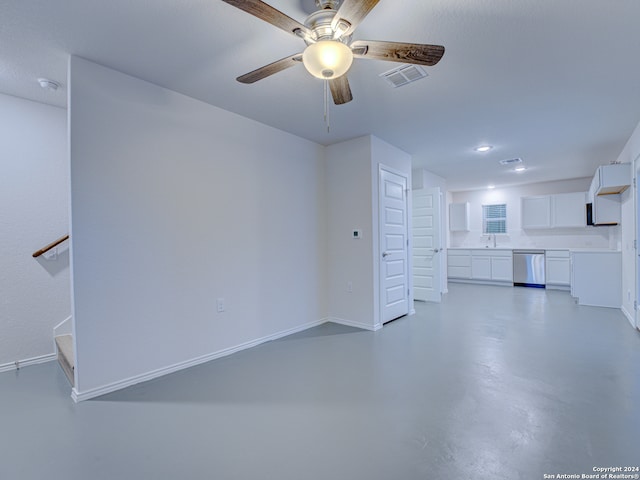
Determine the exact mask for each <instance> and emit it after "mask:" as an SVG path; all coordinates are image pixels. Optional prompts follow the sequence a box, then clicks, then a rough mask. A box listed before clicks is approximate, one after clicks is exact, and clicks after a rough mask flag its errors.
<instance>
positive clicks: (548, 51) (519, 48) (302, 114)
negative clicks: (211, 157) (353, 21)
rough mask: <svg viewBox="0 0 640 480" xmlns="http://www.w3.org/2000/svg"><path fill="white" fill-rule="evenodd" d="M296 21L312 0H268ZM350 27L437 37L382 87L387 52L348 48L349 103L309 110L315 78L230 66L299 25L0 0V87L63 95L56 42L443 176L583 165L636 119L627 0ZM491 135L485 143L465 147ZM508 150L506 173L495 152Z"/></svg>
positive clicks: (408, 15)
mask: <svg viewBox="0 0 640 480" xmlns="http://www.w3.org/2000/svg"><path fill="white" fill-rule="evenodd" d="M268 3H270V4H271V5H272V6H274V7H276V8H278V9H279V10H281V11H283V12H284V13H286V14H287V15H289V16H291V17H293V18H295V19H296V20H299V21H301V22H302V21H304V19H305V17H306V16H307V14H308V13H310V12H311V11H312V10H313V0H270V1H268ZM354 39H369V40H394V41H404V42H414V43H432V44H439V45H444V46H445V47H446V53H445V55H444V57H443V59H442V60H441V61H440V63H439V64H438V65H436V66H434V67H426V70H427V72H428V73H429V77H427V78H426V79H424V80H421V81H419V82H416V83H413V84H410V85H408V86H405V87H402V88H398V89H393V88H392V87H390V86H389V85H388V84H387V83H385V82H384V81H383V80H382V79H381V78H379V76H378V75H379V74H380V73H383V72H385V71H387V70H390V69H391V68H394V67H396V66H398V64H394V63H389V62H382V61H375V60H362V59H356V60H355V61H354V65H353V67H352V68H351V71H350V73H349V80H350V82H351V88H352V91H353V95H354V100H353V101H352V102H351V103H348V104H346V105H342V106H334V105H331V108H330V118H331V133H327V131H326V128H325V126H324V119H323V85H322V82H321V81H319V80H317V79H315V78H313V77H311V76H310V75H309V74H308V73H307V72H306V71H305V70H304V67H302V66H297V67H295V68H291V69H289V70H286V71H283V72H280V73H278V74H277V75H274V76H272V77H269V78H267V79H265V80H262V81H260V82H257V83H255V84H253V85H243V84H240V83H238V82H236V81H235V78H236V77H237V76H238V75H241V74H244V73H247V72H249V71H251V70H254V69H255V68H258V67H260V66H262V65H265V64H267V63H270V62H272V61H275V60H278V59H280V58H282V57H285V56H287V55H289V54H294V53H297V52H301V51H302V50H303V47H304V44H303V42H302V40H300V39H298V38H296V37H294V36H293V35H289V34H287V33H286V32H283V31H281V30H279V29H277V28H275V27H273V26H271V25H269V24H267V23H265V22H263V21H261V20H258V19H257V18H255V17H252V16H250V15H248V14H246V13H244V12H242V11H240V10H238V9H236V8H234V7H232V6H230V5H228V4H226V3H224V2H222V1H221V0H110V1H104V0H28V1H26V0H3V1H2V2H0V92H3V93H7V94H10V95H16V96H19V97H24V98H28V99H33V100H36V101H40V102H44V103H48V104H52V105H58V106H65V105H66V93H65V89H64V88H62V89H60V90H58V91H57V92H49V91H45V90H43V89H41V88H40V86H39V85H38V83H37V81H36V79H37V78H38V77H48V78H51V79H54V80H56V81H58V82H60V83H61V84H62V85H63V86H64V87H66V85H67V59H68V55H69V54H75V55H80V56H82V57H84V58H87V59H90V60H93V61H95V62H98V63H101V64H103V65H106V66H109V67H111V68H114V69H117V70H120V71H122V72H125V73H128V74H131V75H134V76H136V77H140V78H142V79H145V80H149V81H151V82H154V83H156V84H158V85H161V86H164V87H167V88H170V89H172V90H175V91H177V92H181V93H184V94H186V95H189V96H191V97H194V98H197V99H200V100H202V101H205V102H208V103H210V104H212V105H216V106H219V107H222V108H224V109H227V110H230V111H232V112H236V113H239V114H240V115H244V116H246V117H249V118H253V119H255V120H257V121H260V122H263V123H266V124H269V125H272V126H274V127H276V128H279V129H282V130H286V131H288V132H291V133H294V134H296V135H299V136H301V137H304V138H308V139H310V140H313V141H315V142H318V143H321V144H325V145H326V144H331V143H335V142H338V141H341V140H345V139H349V138H354V137H357V136H360V135H364V134H373V135H376V136H377V137H379V138H381V139H383V140H385V141H387V142H389V143H391V144H393V145H395V146H397V147H399V148H401V149H403V150H405V151H406V152H408V153H410V154H412V155H413V158H414V167H415V168H426V169H428V170H430V171H432V172H434V173H436V174H438V175H441V176H443V177H445V178H446V179H447V181H448V183H449V186H450V188H451V189H453V190H464V189H472V188H483V187H485V186H486V185H487V184H489V183H493V184H495V185H498V186H500V185H505V186H506V185H514V184H519V183H532V182H538V181H546V180H555V179H566V178H577V177H586V176H591V175H593V172H594V169H595V167H596V166H597V165H600V164H604V163H608V162H610V161H612V160H615V159H616V158H617V156H618V154H619V153H620V151H621V150H622V148H623V146H624V144H625V142H626V140H627V139H628V138H629V136H630V135H631V133H632V131H633V129H634V127H635V126H636V125H637V124H638V122H639V121H640V62H639V61H638V56H639V55H640V1H638V0H518V1H514V0H428V1H427V0H401V1H399V0H395V1H394V0H381V1H380V3H379V4H378V5H377V6H376V7H375V9H374V10H373V11H372V12H371V13H370V14H369V16H368V17H367V18H366V19H365V20H364V21H363V22H362V24H361V25H360V26H359V28H358V29H357V31H356V32H355V34H354ZM481 143H489V144H492V145H494V146H495V148H494V149H493V150H492V151H491V152H489V153H487V154H478V153H475V152H473V147H474V146H476V145H478V144H481ZM512 157H522V158H523V160H524V163H525V165H526V166H527V167H528V170H527V171H526V172H524V173H513V171H512V168H509V167H503V166H501V165H499V164H498V161H499V160H502V159H507V158H512Z"/></svg>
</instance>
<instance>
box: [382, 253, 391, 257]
mask: <svg viewBox="0 0 640 480" xmlns="http://www.w3.org/2000/svg"><path fill="white" fill-rule="evenodd" d="M389 255H391V254H390V253H389V252H383V253H382V258H387V257H388V256H389Z"/></svg>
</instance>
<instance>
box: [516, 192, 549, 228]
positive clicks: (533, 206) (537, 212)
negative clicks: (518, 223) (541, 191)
mask: <svg viewBox="0 0 640 480" xmlns="http://www.w3.org/2000/svg"><path fill="white" fill-rule="evenodd" d="M520 202H521V210H520V211H521V215H522V228H524V229H527V228H551V226H552V225H551V197H550V196H549V195H537V196H535V197H522V198H521V199H520Z"/></svg>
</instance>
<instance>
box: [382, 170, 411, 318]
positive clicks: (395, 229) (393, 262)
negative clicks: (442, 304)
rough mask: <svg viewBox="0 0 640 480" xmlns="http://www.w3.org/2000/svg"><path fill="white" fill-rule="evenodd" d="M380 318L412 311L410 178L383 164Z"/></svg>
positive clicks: (396, 316)
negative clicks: (410, 307) (385, 167)
mask: <svg viewBox="0 0 640 480" xmlns="http://www.w3.org/2000/svg"><path fill="white" fill-rule="evenodd" d="M379 188H380V192H379V197H380V204H379V207H380V212H379V215H380V222H379V229H380V305H381V312H380V318H381V319H382V323H385V322H388V321H390V320H394V319H396V318H398V317H401V316H403V315H406V314H408V313H409V271H408V269H409V256H408V251H409V246H408V238H409V225H408V212H407V209H408V202H407V178H406V177H403V176H401V175H397V174H395V173H392V172H390V171H388V170H386V169H384V168H382V167H380V187H379Z"/></svg>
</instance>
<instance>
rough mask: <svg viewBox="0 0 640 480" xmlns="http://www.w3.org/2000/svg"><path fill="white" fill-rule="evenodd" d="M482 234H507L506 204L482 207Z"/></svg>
mask: <svg viewBox="0 0 640 480" xmlns="http://www.w3.org/2000/svg"><path fill="white" fill-rule="evenodd" d="M482 233H483V234H485V235H493V234H496V233H507V205H506V203H501V204H499V205H483V206H482Z"/></svg>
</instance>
